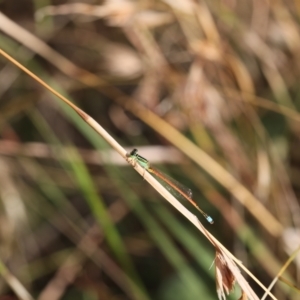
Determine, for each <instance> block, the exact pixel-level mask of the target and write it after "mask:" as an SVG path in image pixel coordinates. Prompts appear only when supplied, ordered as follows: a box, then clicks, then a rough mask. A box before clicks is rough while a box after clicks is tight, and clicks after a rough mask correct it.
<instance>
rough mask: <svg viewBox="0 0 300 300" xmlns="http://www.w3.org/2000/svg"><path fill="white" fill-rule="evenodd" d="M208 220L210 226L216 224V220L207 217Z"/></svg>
mask: <svg viewBox="0 0 300 300" xmlns="http://www.w3.org/2000/svg"><path fill="white" fill-rule="evenodd" d="M206 220H207V222H209V223H210V224H214V220H213V218H212V217H210V216H207V217H206Z"/></svg>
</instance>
